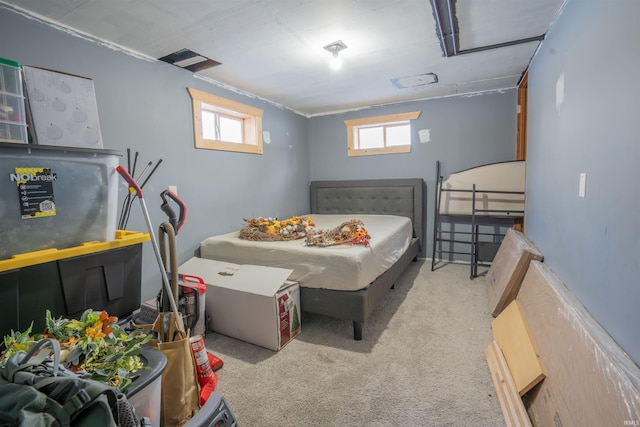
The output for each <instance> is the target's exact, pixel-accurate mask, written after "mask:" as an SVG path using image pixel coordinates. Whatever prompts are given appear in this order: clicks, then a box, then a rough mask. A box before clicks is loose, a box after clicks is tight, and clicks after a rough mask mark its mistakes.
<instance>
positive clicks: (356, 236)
mask: <svg viewBox="0 0 640 427" xmlns="http://www.w3.org/2000/svg"><path fill="white" fill-rule="evenodd" d="M243 219H244V221H245V222H246V223H247V225H245V226H244V227H243V228H242V229H241V230H240V232H239V234H238V237H239V238H241V239H244V240H253V241H282V240H296V239H302V238H306V240H305V243H306V245H307V246H319V247H328V246H335V245H343V244H349V245H361V246H365V247H367V246H369V240H370V239H371V236H370V235H369V232H368V231H367V229H366V228H365V227H364V223H363V222H362V221H361V220H359V219H352V220H349V221H346V222H343V223H342V224H340V225H339V226H337V227H335V228H333V229H331V230H318V229H316V228H315V223H314V222H313V218H312V217H299V216H293V217H291V218H287V219H284V220H278V219H277V218H271V217H269V218H264V217H257V218H252V219H247V218H243Z"/></svg>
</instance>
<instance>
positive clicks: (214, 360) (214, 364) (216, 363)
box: [207, 352, 224, 372]
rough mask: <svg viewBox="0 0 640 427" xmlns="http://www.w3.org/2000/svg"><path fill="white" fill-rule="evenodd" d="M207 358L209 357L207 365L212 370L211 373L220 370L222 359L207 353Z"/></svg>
mask: <svg viewBox="0 0 640 427" xmlns="http://www.w3.org/2000/svg"><path fill="white" fill-rule="evenodd" d="M207 356H208V357H209V364H210V365H211V369H213V372H216V371H217V370H219V369H220V368H222V365H224V363H223V362H222V359H220V358H218V357H216V356H214V355H213V354H211V353H209V352H207Z"/></svg>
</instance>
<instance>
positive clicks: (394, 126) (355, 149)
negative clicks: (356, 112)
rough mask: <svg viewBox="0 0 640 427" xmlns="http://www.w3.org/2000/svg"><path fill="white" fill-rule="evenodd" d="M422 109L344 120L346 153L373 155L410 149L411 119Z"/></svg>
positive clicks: (417, 115)
mask: <svg viewBox="0 0 640 427" xmlns="http://www.w3.org/2000/svg"><path fill="white" fill-rule="evenodd" d="M419 116H420V111H413V112H411V113H401V114H390V115H387V116H375V117H365V118H362V119H353V120H345V121H344V124H345V125H346V126H347V153H348V155H349V157H351V156H372V155H377V154H397V153H410V152H411V120H414V119H417V118H418V117H419Z"/></svg>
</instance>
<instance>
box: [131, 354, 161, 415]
mask: <svg viewBox="0 0 640 427" xmlns="http://www.w3.org/2000/svg"><path fill="white" fill-rule="evenodd" d="M141 349H142V358H141V359H142V361H143V363H144V365H145V367H144V368H143V369H141V370H140V371H138V372H137V373H138V374H139V375H140V376H139V377H138V378H136V379H135V380H134V381H133V382H132V383H131V385H130V386H129V387H128V388H127V389H126V390H125V392H124V394H125V396H126V397H127V400H128V401H129V403H131V405H132V406H133V407H134V408H135V410H136V416H137V417H138V418H142V417H147V418H149V421H150V422H151V427H160V417H161V409H162V408H161V403H162V374H163V372H164V369H165V368H166V366H167V357H166V356H165V355H164V354H163V353H162V352H161V351H159V350H157V349H155V348H152V347H150V346H148V345H143V346H142V348H141Z"/></svg>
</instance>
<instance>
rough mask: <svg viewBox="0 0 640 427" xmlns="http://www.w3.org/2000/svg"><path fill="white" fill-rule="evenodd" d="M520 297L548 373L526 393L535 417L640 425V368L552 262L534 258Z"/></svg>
mask: <svg viewBox="0 0 640 427" xmlns="http://www.w3.org/2000/svg"><path fill="white" fill-rule="evenodd" d="M585 262H589V261H588V260H587V261H585ZM606 285H607V284H606V283H603V284H602V286H606ZM516 301H517V302H518V305H519V307H520V310H521V312H522V315H523V317H524V319H525V321H526V324H527V328H528V330H529V332H530V334H531V338H532V339H533V341H534V342H535V344H536V349H537V350H538V354H539V355H540V358H541V360H542V363H543V365H544V369H545V373H546V375H547V376H546V378H545V380H544V381H542V382H541V383H540V384H539V385H538V386H536V387H534V388H533V389H532V390H531V391H530V392H529V393H528V394H527V396H526V398H527V402H528V408H529V411H530V413H531V419H532V421H534V422H538V423H539V424H540V425H542V426H554V425H563V426H565V427H567V426H624V425H638V423H639V422H640V368H639V367H638V365H636V364H635V363H634V362H633V360H631V358H630V357H629V356H628V355H627V354H626V353H625V352H624V350H623V349H622V348H620V346H619V345H618V344H617V343H616V342H615V341H614V340H613V338H611V336H610V335H609V334H608V333H607V332H606V331H605V330H604V329H603V328H602V327H601V326H600V325H599V324H598V322H597V321H596V320H595V319H594V318H593V317H592V316H591V314H590V313H589V312H588V311H587V310H586V309H585V307H584V306H583V305H582V304H581V303H580V302H579V301H578V300H577V298H576V297H575V296H574V295H573V294H572V293H571V292H570V291H569V290H568V289H567V288H566V286H564V284H563V283H562V282H561V281H560V279H559V278H558V277H557V276H556V275H555V274H554V273H553V272H552V271H551V269H550V268H549V267H548V266H547V265H545V264H543V263H540V262H538V261H532V262H531V265H530V266H529V270H528V272H527V275H526V276H525V279H524V281H523V282H522V287H521V288H520V292H519V293H518V296H517V298H516Z"/></svg>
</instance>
